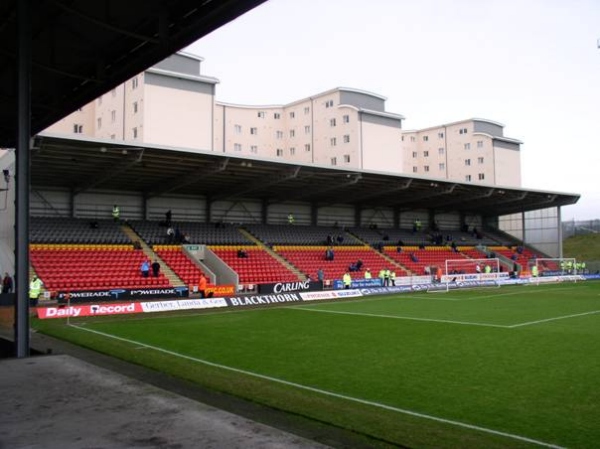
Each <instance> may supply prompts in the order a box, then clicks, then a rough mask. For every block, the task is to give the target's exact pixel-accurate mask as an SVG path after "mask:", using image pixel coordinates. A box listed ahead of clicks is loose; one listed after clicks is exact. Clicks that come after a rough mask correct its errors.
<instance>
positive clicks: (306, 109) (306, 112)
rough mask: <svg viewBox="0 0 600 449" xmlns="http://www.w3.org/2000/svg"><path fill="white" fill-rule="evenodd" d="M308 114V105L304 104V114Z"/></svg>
mask: <svg viewBox="0 0 600 449" xmlns="http://www.w3.org/2000/svg"><path fill="white" fill-rule="evenodd" d="M308 114H310V107H308V106H306V107H305V108H304V115H308Z"/></svg>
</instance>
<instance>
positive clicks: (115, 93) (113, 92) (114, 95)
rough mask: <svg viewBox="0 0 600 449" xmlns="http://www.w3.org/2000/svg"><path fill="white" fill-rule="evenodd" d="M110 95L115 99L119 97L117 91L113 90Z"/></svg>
mask: <svg viewBox="0 0 600 449" xmlns="http://www.w3.org/2000/svg"><path fill="white" fill-rule="evenodd" d="M110 93H111V94H112V96H113V98H114V97H116V96H117V89H113V90H111V91H110Z"/></svg>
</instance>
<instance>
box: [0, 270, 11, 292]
mask: <svg viewBox="0 0 600 449" xmlns="http://www.w3.org/2000/svg"><path fill="white" fill-rule="evenodd" d="M12 290H13V280H12V278H11V277H10V276H9V275H8V272H6V273H4V279H2V293H12Z"/></svg>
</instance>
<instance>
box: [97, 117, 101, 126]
mask: <svg viewBox="0 0 600 449" xmlns="http://www.w3.org/2000/svg"><path fill="white" fill-rule="evenodd" d="M96 121H97V122H98V129H102V117H98V120H96Z"/></svg>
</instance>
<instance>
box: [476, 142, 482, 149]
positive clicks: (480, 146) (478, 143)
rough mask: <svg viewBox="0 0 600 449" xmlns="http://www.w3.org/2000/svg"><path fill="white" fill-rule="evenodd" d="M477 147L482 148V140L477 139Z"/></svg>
mask: <svg viewBox="0 0 600 449" xmlns="http://www.w3.org/2000/svg"><path fill="white" fill-rule="evenodd" d="M477 148H483V140H478V141H477Z"/></svg>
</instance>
